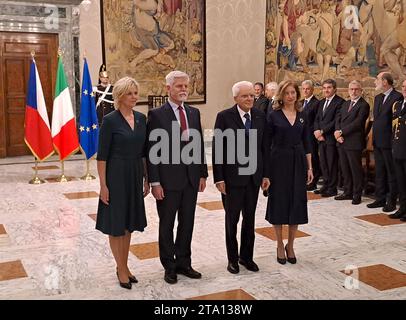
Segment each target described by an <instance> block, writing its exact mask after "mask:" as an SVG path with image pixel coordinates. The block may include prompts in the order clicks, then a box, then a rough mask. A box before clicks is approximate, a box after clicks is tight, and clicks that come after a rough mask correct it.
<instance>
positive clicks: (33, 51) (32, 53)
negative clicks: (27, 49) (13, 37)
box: [31, 50, 35, 59]
mask: <svg viewBox="0 0 406 320" xmlns="http://www.w3.org/2000/svg"><path fill="white" fill-rule="evenodd" d="M31 57H32V58H33V59H34V57H35V50H31Z"/></svg>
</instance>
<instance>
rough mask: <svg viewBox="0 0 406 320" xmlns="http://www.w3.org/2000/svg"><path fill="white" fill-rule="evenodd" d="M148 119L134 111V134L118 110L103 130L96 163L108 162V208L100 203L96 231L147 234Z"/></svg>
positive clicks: (105, 119) (119, 234) (105, 121)
mask: <svg viewBox="0 0 406 320" xmlns="http://www.w3.org/2000/svg"><path fill="white" fill-rule="evenodd" d="M145 145H146V117H145V116H144V115H143V114H142V113H139V112H135V111H134V130H133V129H131V127H130V125H129V124H128V122H127V121H126V120H125V119H124V117H123V115H122V114H121V112H120V111H118V110H116V111H113V112H112V113H110V114H108V115H106V116H105V117H104V119H103V124H102V126H101V128H100V136H99V150H98V153H97V160H101V161H106V162H107V163H106V184H107V188H108V189H109V205H106V204H104V203H103V202H102V201H101V200H99V208H98V210H97V221H96V229H97V230H100V231H101V232H103V233H105V234H109V235H111V236H123V235H124V234H125V230H128V231H129V232H133V231H135V230H136V231H144V228H145V227H146V225H147V219H146V216H145V206H144V197H143V162H142V158H144V157H145Z"/></svg>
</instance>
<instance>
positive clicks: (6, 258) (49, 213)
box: [0, 156, 406, 300]
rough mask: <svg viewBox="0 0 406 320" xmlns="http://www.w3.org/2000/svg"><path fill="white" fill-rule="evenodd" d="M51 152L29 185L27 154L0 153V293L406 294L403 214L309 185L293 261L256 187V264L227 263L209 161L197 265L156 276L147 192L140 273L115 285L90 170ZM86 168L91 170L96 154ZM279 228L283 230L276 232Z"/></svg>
mask: <svg viewBox="0 0 406 320" xmlns="http://www.w3.org/2000/svg"><path fill="white" fill-rule="evenodd" d="M55 160H56V158H52V159H51V161H48V162H45V163H42V164H40V167H41V168H40V169H41V170H39V176H40V177H41V178H44V179H46V183H44V184H41V185H30V184H28V181H29V180H30V179H31V177H32V176H33V163H32V157H18V158H7V159H0V189H1V196H0V299H139V300H142V299H149V300H151V299H153V300H158V299H166V300H174V299H180V300H184V299H244V300H247V299H257V300H277V299H350V300H351V299H399V300H400V299H403V300H404V299H406V250H405V248H406V223H401V222H400V221H399V220H391V219H389V218H388V217H387V215H386V214H383V213H382V212H381V211H380V210H379V209H367V208H366V206H365V205H366V203H368V202H370V201H371V200H370V199H367V198H364V199H363V203H362V204H361V205H358V206H354V205H351V203H350V201H335V200H332V199H331V198H329V199H321V198H319V197H317V196H315V195H314V194H311V195H309V224H307V225H303V226H301V227H300V228H299V229H300V231H301V232H300V234H299V237H298V239H297V240H296V244H295V250H296V256H297V259H298V263H297V264H296V265H292V264H289V263H287V264H286V265H280V264H278V263H277V261H276V243H275V235H274V230H273V229H272V227H271V225H269V224H268V222H266V221H265V219H264V216H265V208H266V198H264V197H263V196H262V195H260V198H259V203H258V208H257V217H256V228H257V229H256V242H255V254H254V259H255V261H256V262H257V264H258V265H259V268H260V271H259V272H256V273H253V272H250V271H247V270H246V269H245V268H244V267H241V271H240V273H239V274H238V275H233V274H230V273H229V272H228V271H227V270H226V266H227V258H226V250H225V240H224V211H223V209H222V205H221V202H219V200H220V197H219V194H218V192H217V191H216V189H215V187H214V185H213V181H212V176H211V171H210V177H209V180H208V188H207V190H206V191H205V192H204V193H202V194H199V198H198V207H197V210H196V222H195V228H194V236H193V244H192V252H193V255H192V261H193V267H194V268H195V269H197V270H198V271H200V272H201V273H202V274H203V277H202V279H200V280H193V279H189V278H186V277H184V276H181V275H180V276H179V278H178V283H177V284H175V285H169V284H167V283H166V282H165V281H164V280H163V268H162V266H161V264H160V261H159V258H158V246H157V239H158V218H157V213H156V208H155V201H154V199H153V197H152V196H151V195H149V196H148V197H147V198H146V208H147V219H148V227H147V228H146V230H145V231H144V232H143V233H134V234H133V237H132V245H131V248H130V257H129V266H130V269H131V270H132V271H133V273H134V274H135V275H136V276H137V278H138V280H139V283H138V284H136V285H134V286H133V288H132V290H125V289H122V288H120V287H119V285H118V281H117V278H116V275H115V263H114V259H113V257H112V254H111V252H110V249H109V246H108V243H107V237H106V236H105V235H103V234H102V233H100V232H98V231H97V230H95V228H94V227H95V221H94V219H95V214H96V211H97V203H98V191H99V187H98V180H93V181H82V180H80V179H79V177H80V176H82V175H83V174H84V171H85V162H84V160H82V157H81V156H75V157H73V158H72V159H71V160H70V161H66V162H65V174H66V175H67V176H69V177H72V178H73V179H72V181H70V182H66V183H58V182H55V178H56V177H57V176H58V175H59V174H60V172H61V165H60V163H59V162H58V161H55ZM91 172H92V173H93V174H96V164H95V161H92V163H91ZM285 233H286V232H285Z"/></svg>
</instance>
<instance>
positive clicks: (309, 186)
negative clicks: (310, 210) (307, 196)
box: [306, 184, 317, 191]
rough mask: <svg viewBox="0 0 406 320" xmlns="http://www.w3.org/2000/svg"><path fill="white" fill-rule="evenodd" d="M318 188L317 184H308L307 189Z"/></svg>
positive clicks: (313, 189)
mask: <svg viewBox="0 0 406 320" xmlns="http://www.w3.org/2000/svg"><path fill="white" fill-rule="evenodd" d="M316 189H317V185H315V184H309V185H308V186H306V190H307V191H315V190H316Z"/></svg>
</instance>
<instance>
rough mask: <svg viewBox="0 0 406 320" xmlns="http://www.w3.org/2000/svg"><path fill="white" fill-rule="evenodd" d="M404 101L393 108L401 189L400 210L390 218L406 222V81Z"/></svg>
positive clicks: (394, 156) (399, 185)
mask: <svg viewBox="0 0 406 320" xmlns="http://www.w3.org/2000/svg"><path fill="white" fill-rule="evenodd" d="M402 94H403V100H400V101H398V102H397V103H395V104H394V106H393V122H392V125H393V141H392V153H393V160H394V162H395V172H396V179H397V182H398V187H399V200H400V208H399V210H398V211H396V212H395V213H393V214H390V215H389V217H390V218H392V219H399V218H400V220H401V221H405V222H406V80H404V81H403V83H402Z"/></svg>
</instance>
